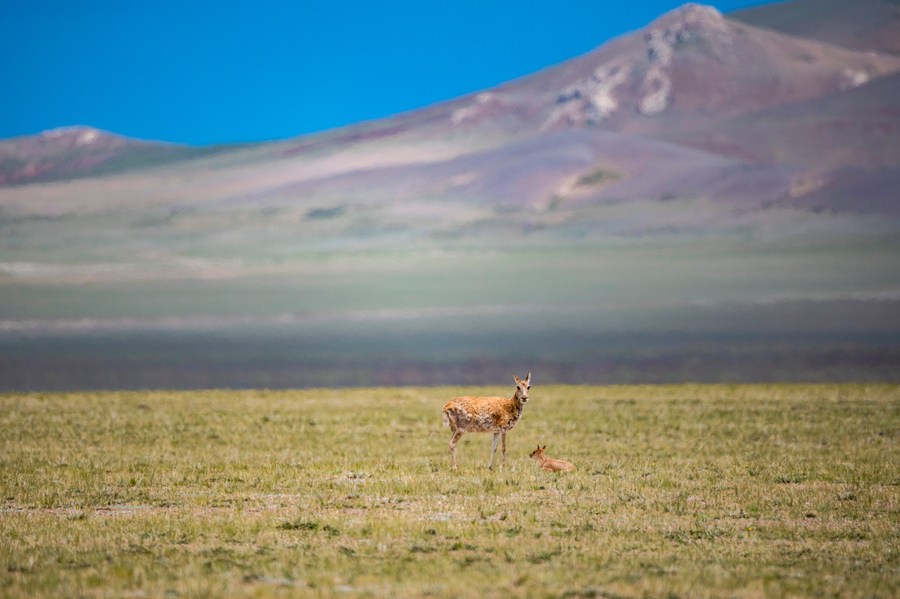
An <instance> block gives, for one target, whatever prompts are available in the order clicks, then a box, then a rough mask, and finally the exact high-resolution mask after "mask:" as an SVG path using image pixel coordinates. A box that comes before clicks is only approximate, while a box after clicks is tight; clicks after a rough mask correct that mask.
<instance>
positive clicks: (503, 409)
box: [443, 372, 531, 468]
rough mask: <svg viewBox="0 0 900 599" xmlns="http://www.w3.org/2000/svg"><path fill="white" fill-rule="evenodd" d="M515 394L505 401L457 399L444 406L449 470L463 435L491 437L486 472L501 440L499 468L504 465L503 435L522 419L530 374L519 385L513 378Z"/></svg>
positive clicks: (454, 463) (502, 399)
mask: <svg viewBox="0 0 900 599" xmlns="http://www.w3.org/2000/svg"><path fill="white" fill-rule="evenodd" d="M513 378H514V379H515V381H516V392H515V393H514V394H513V396H512V398H508V397H472V396H466V397H457V398H456V399H453V400H450V401H448V402H447V403H446V404H445V405H444V410H443V417H444V424H446V425H447V426H449V427H450V430H451V431H453V436H452V437H451V438H450V454H451V455H452V456H453V467H454V468H456V444H457V443H458V442H459V438H460V437H462V436H463V433H494V440H493V442H492V443H491V460H490V462H488V468H493V467H494V453H495V452H496V451H497V441H498V440H500V439H502V440H503V445H502V447H503V450H502V458H501V464H505V463H506V433H507V431H509V430H510V429H511V428H512V427H514V426H515V425H516V423H517V422H518V421H519V418H521V417H522V411H523V410H524V409H525V402H527V401H528V390H529V389H531V373H530V372H529V373H528V376H526V377H525V380H524V381H523V380H522V379H520V378H519V377H517V376H516V375H515V374H514V375H513Z"/></svg>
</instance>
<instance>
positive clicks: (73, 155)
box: [0, 126, 223, 186]
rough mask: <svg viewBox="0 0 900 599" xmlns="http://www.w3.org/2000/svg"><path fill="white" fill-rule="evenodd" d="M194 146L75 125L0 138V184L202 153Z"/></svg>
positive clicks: (112, 169) (85, 174)
mask: <svg viewBox="0 0 900 599" xmlns="http://www.w3.org/2000/svg"><path fill="white" fill-rule="evenodd" d="M222 149H223V148H192V147H188V146H180V145H177V144H171V143H162V142H150V141H143V140H138V139H130V138H127V137H122V136H121V135H116V134H114V133H110V132H108V131H101V130H99V129H95V128H93V127H84V126H74V127H62V128H59V129H51V130H49V131H44V132H43V133H40V134H39V135H31V136H23V137H19V138H13V139H8V140H2V141H0V186H3V185H21V184H25V183H33V182H38V181H53V180H63V179H71V178H76V177H88V176H95V175H103V174H109V173H114V172H121V171H126V170H129V169H131V168H135V167H141V168H145V167H147V166H151V165H154V166H156V165H161V164H166V163H170V162H176V161H179V160H185V159H190V158H194V157H198V156H206V155H210V154H212V153H215V152H218V151H222Z"/></svg>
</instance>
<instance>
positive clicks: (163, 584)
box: [0, 379, 900, 597]
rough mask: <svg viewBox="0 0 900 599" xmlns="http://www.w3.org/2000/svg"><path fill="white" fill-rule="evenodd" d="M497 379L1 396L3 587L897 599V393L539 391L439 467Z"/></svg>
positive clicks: (113, 592) (143, 592)
mask: <svg viewBox="0 0 900 599" xmlns="http://www.w3.org/2000/svg"><path fill="white" fill-rule="evenodd" d="M511 391H512V386H511V385H510V388H509V389H507V388H493V389H479V390H475V389H448V388H434V389H412V388H406V389H355V390H318V391H303V392H300V391H296V392H267V391H209V392H203V393H186V392H143V393H104V394H87V393H84V394H44V395H38V394H30V395H25V394H22V395H6V396H2V397H0V434H2V436H0V447H2V452H0V460H2V468H0V493H2V496H0V500H2V504H0V505H2V508H0V538H2V539H3V543H2V545H0V595H3V596H7V597H21V596H60V595H68V596H76V595H77V596H86V597H101V596H125V597H178V596H191V597H194V596H216V597H218V596H222V595H232V596H254V597H268V596H280V595H290V596H331V595H341V596H399V597H418V596H424V595H435V596H485V595H487V596H529V597H530V596H567V597H642V596H673V597H674V596H679V597H680V596H690V597H720V596H734V597H762V596H778V597H781V596H809V597H820V596H828V595H834V596H842V597H896V596H898V594H900V582H898V581H900V537H898V535H897V532H896V531H897V530H898V528H900V509H898V508H900V487H898V485H900V450H898V443H897V442H898V436H900V387H897V386H881V385H870V386H827V385H826V386H803V385H797V386H781V385H771V386H692V385H684V386H659V387H607V388H604V387H541V386H540V384H539V380H537V379H536V381H535V386H534V387H533V389H532V397H531V401H529V404H528V407H527V409H526V412H525V415H524V416H523V419H522V422H521V423H520V424H519V425H518V426H517V428H516V429H514V430H513V431H512V432H511V433H510V435H509V439H508V441H509V456H508V461H507V466H506V467H505V468H504V469H502V470H495V471H488V470H487V469H486V468H485V465H486V463H487V459H488V455H489V450H490V442H489V436H485V435H466V436H464V437H463V439H462V441H461V443H460V445H459V449H458V451H459V458H460V464H461V466H460V469H459V470H458V471H455V472H454V471H451V470H450V469H449V461H450V456H449V452H448V451H447V446H446V444H447V441H448V440H449V436H450V435H449V432H448V431H447V430H446V429H442V428H441V424H440V422H441V419H440V408H441V406H442V405H443V403H444V402H445V401H446V400H447V399H448V398H451V397H454V396H456V395H460V394H463V393H471V392H478V393H483V394H486V395H487V394H494V393H501V394H502V393H506V392H510V393H511ZM539 442H540V443H546V444H547V446H548V452H550V453H551V455H553V456H555V457H559V458H564V459H567V460H570V461H572V462H574V463H576V464H577V466H578V470H577V471H576V472H573V473H564V474H551V473H547V472H542V471H540V470H539V469H538V468H537V466H536V465H535V464H534V463H533V462H532V461H531V460H529V459H528V452H529V451H530V449H532V448H533V447H534V446H535V445H536V444H537V443H539Z"/></svg>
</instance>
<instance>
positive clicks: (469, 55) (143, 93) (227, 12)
mask: <svg viewBox="0 0 900 599" xmlns="http://www.w3.org/2000/svg"><path fill="white" fill-rule="evenodd" d="M683 4H685V3H684V2H681V1H678V0H648V1H644V2H638V3H632V4H631V5H629V6H628V7H627V8H618V7H604V6H602V4H601V3H598V2H588V1H587V0H568V1H564V2H562V3H557V4H556V5H555V6H554V8H553V9H552V10H548V9H546V8H545V6H544V5H543V4H541V3H538V2H530V3H529V2H525V3H516V4H515V5H513V4H512V3H507V2H496V3H489V4H487V5H486V6H485V5H482V3H477V2H474V1H473V0H464V1H462V2H457V3H455V4H454V5H453V6H447V5H441V6H435V7H431V6H426V5H421V4H420V3H417V2H411V1H409V0H398V1H396V2H392V3H390V4H388V5H377V6H374V5H371V4H368V3H363V2H349V3H342V4H340V5H336V4H330V3H327V2H322V1H311V2H304V3H302V4H281V3H277V2H261V3H254V4H253V5H252V6H250V5H247V4H245V3H240V2H228V3H225V4H221V5H219V6H218V7H217V10H216V12H215V13H211V12H209V11H207V12H204V7H203V6H202V5H199V4H193V3H192V4H187V5H185V4H183V3H174V2H165V1H164V2H158V3H153V4H151V3H147V2H134V3H127V4H118V3H113V2H108V1H104V0H94V1H91V2H88V3H86V4H82V5H78V6H74V5H69V4H67V3H63V2H59V1H58V0H38V1H37V2H34V3H28V4H17V5H15V6H11V7H8V9H7V14H6V15H5V19H4V20H3V22H2V23H0V52H3V54H4V55H5V56H7V57H11V56H14V57H16V58H15V59H14V60H7V61H4V62H3V63H2V66H0V77H2V78H3V80H4V82H5V83H6V86H7V90H8V92H7V104H8V105H7V106H6V107H5V108H6V110H5V111H4V115H3V118H2V119H0V139H8V138H13V137H20V136H25V135H36V134H39V133H41V132H44V131H48V130H53V129H60V128H66V127H79V126H82V127H91V128H95V129H99V130H103V131H109V132H112V133H115V134H118V135H123V136H126V137H132V138H138V139H145V140H156V141H162V142H170V143H180V144H190V145H197V146H205V145H217V144H228V143H243V142H261V141H268V140H279V139H288V138H292V137H297V136H301V135H307V134H313V133H317V132H322V131H327V130H331V129H336V128H340V127H344V126H348V125H352V124H355V123H359V122H364V121H369V120H375V119H380V118H386V117H390V116H392V115H396V114H400V113H403V112H407V111H410V110H414V109H417V108H422V107H425V106H429V105H432V104H435V103H438V102H443V101H447V100H451V99H453V98H456V97H460V96H464V95H466V94H469V93H473V92H476V91H478V90H481V89H487V88H490V87H494V86H496V85H500V84H502V83H505V82H507V81H510V80H513V79H516V78H519V77H523V76H526V75H529V74H531V73H533V72H536V71H539V70H541V69H544V68H547V67H550V66H552V65H554V64H558V63H560V62H563V61H565V60H568V59H571V58H574V57H576V56H579V55H581V54H584V53H586V52H589V51H590V50H592V49H593V48H596V47H598V46H600V45H602V44H603V43H605V42H607V41H609V40H610V39H612V38H614V37H617V36H619V35H623V34H626V33H628V32H630V31H634V30H637V29H640V28H641V27H644V26H645V25H647V24H649V23H650V22H651V21H653V20H654V19H655V18H657V17H658V16H660V15H661V14H663V13H665V12H668V11H670V10H673V9H675V8H677V7H679V6H682V5H683ZM705 4H709V5H712V6H715V7H716V8H717V9H718V10H720V11H721V12H723V13H728V12H731V11H734V10H737V9H741V8H749V7H752V6H758V5H763V4H772V2H769V1H760V0H719V1H715V2H708V3H705Z"/></svg>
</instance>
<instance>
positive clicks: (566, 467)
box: [528, 445, 575, 472]
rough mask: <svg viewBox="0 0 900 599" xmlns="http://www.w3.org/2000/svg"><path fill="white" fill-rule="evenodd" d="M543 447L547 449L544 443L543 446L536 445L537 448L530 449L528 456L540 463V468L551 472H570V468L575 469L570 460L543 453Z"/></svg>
mask: <svg viewBox="0 0 900 599" xmlns="http://www.w3.org/2000/svg"><path fill="white" fill-rule="evenodd" d="M545 449H547V446H546V445H544V446H543V447H541V446H540V445H538V447H537V449H535V450H534V451H532V452H531V455H529V456H528V457H530V458H531V459H533V460H535V461H537V463H538V464H540V465H541V470H551V471H553V472H560V471H562V472H570V471H572V470H575V464H573V463H571V462H567V461H565V460H557V459H554V458H551V457H548V456H546V455H544V450H545Z"/></svg>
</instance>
